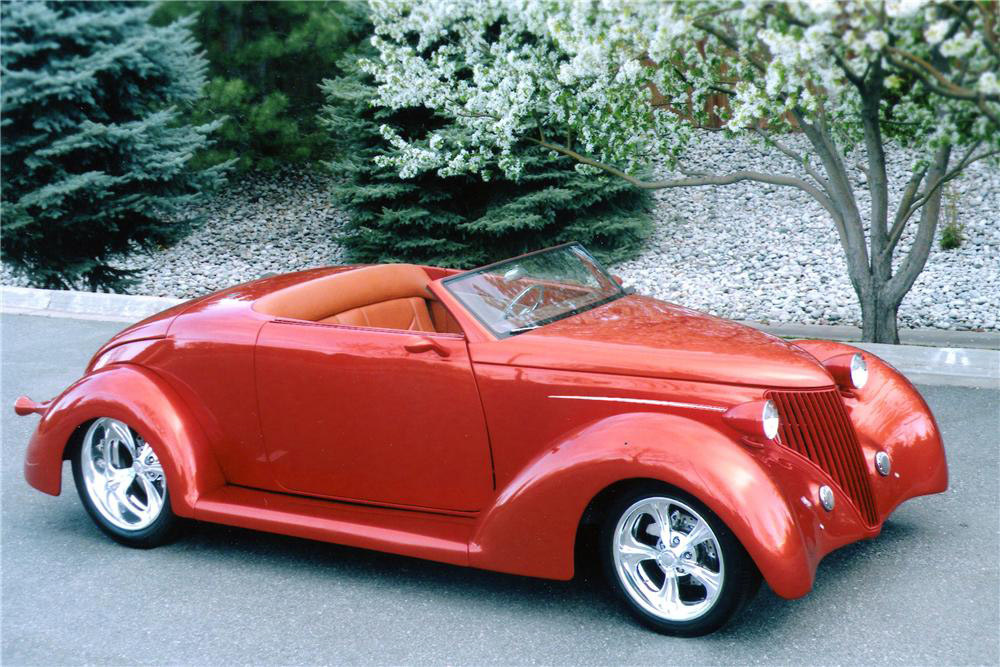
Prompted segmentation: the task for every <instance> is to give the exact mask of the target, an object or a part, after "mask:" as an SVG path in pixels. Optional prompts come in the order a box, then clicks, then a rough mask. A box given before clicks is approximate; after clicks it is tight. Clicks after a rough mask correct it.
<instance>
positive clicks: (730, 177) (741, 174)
mask: <svg viewBox="0 0 1000 667" xmlns="http://www.w3.org/2000/svg"><path fill="white" fill-rule="evenodd" d="M527 140H528V141H530V142H531V143H534V144H537V145H538V146H541V147H542V148H547V149H548V150H551V151H555V152H557V153H560V154H562V155H565V156H566V157H570V158H573V159H574V160H576V161H577V162H579V163H581V164H586V165H589V166H591V167H596V168H597V169H600V170H602V171H605V172H607V173H609V174H611V175H613V176H617V177H618V178H621V179H623V180H624V181H626V182H628V183H631V184H632V185H634V186H635V187H637V188H641V189H643V190H663V189H667V188H687V187H701V186H706V185H732V184H733V183H739V182H741V181H756V182H758V183H770V184H771V185H782V186H787V187H793V188H798V189H799V190H802V191H803V192H806V193H808V194H809V195H811V196H812V198H813V199H815V200H816V201H817V202H818V203H819V204H820V206H822V207H823V208H824V209H826V210H827V212H828V213H829V214H830V215H832V216H833V218H834V220H835V221H837V222H838V223H839V221H840V214H839V213H838V212H837V210H836V208H835V207H834V206H833V202H831V201H830V198H829V197H827V196H826V195H825V194H824V193H823V192H822V191H821V190H820V189H819V188H817V187H816V186H815V185H813V184H811V183H809V182H808V181H805V180H803V179H801V178H796V177H794V176H785V175H782V174H765V173H762V172H759V171H734V172H732V173H729V174H723V175H715V174H697V175H691V176H688V177H687V178H678V179H669V180H661V181H644V180H642V179H639V178H636V177H635V176H632V175H631V174H628V173H626V172H624V171H622V170H621V169H618V168H617V167H613V166H611V165H609V164H605V163H604V162H599V161H597V160H594V159H592V158H589V157H587V156H585V155H581V154H580V153H577V152H576V151H574V150H573V149H571V148H567V147H565V146H560V145H559V144H554V143H552V142H549V141H539V140H538V139H534V138H531V137H528V138H527Z"/></svg>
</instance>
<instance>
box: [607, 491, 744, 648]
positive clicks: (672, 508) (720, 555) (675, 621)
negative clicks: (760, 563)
mask: <svg viewBox="0 0 1000 667" xmlns="http://www.w3.org/2000/svg"><path fill="white" fill-rule="evenodd" d="M664 533H665V534H666V535H664ZM599 544H600V550H601V561H602V564H603V568H604V574H605V577H606V578H607V580H608V583H609V585H610V587H611V589H612V591H613V592H614V594H615V595H616V597H618V598H620V599H621V600H622V601H623V602H624V603H625V606H626V608H627V609H628V610H629V612H631V613H632V615H633V616H635V618H636V619H638V620H639V621H640V622H641V623H643V624H644V625H646V626H647V627H649V628H652V629H653V630H655V631H657V632H660V633H663V634H668V635H676V636H680V637H697V636H700V635H705V634H708V633H710V632H714V631H715V630H717V629H719V628H720V627H722V626H723V625H724V624H725V623H726V622H727V621H729V619H731V618H732V617H733V616H734V615H735V614H736V613H737V612H739V611H740V610H742V609H743V608H744V607H745V606H746V605H747V604H748V603H749V602H750V600H752V599H753V596H754V595H755V594H756V592H757V589H758V588H759V587H760V580H761V578H760V573H759V572H758V571H757V567H756V566H755V565H754V563H753V561H752V560H751V559H750V557H749V556H748V555H747V553H746V550H744V549H743V546H742V545H741V544H740V543H739V541H738V540H737V539H736V537H735V536H734V535H733V534H732V532H731V531H730V530H729V529H728V528H727V527H726V525H725V524H724V523H722V521H720V520H719V518H718V517H717V516H715V514H714V513H713V512H712V511H711V510H709V509H708V508H707V507H706V506H705V505H704V504H703V503H701V502H700V501H699V500H698V499H696V498H694V497H693V496H691V495H689V494H686V493H683V492H681V491H678V490H676V489H672V488H670V487H668V486H666V485H660V484H652V483H651V484H643V485H641V486H636V487H634V488H632V489H631V490H629V491H627V492H625V493H623V494H622V495H620V496H619V497H618V498H617V499H616V500H615V501H614V502H612V504H611V506H610V507H609V510H608V512H607V514H606V517H605V520H604V523H603V524H602V526H601V532H600V538H599Z"/></svg>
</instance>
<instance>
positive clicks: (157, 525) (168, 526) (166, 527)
mask: <svg viewBox="0 0 1000 667" xmlns="http://www.w3.org/2000/svg"><path fill="white" fill-rule="evenodd" d="M84 445H85V437H81V438H80V439H79V442H78V443H77V444H76V445H75V446H74V447H73V449H72V452H71V454H70V464H71V466H72V468H73V481H74V483H75V485H76V493H77V495H78V496H80V502H81V503H82V504H83V508H84V509H85V510H86V511H87V514H89V515H90V518H91V519H93V521H94V523H95V524H96V525H97V527H98V528H100V529H101V531H102V532H103V533H104V534H105V535H107V536H108V537H110V538H111V539H113V540H114V541H116V542H118V543H119V544H124V545H125V546H128V547H132V548H135V549H151V548H153V547H158V546H160V545H162V544H166V543H168V542H170V541H172V540H173V539H174V537H176V534H177V530H178V529H179V527H180V519H179V518H178V517H177V515H176V514H174V511H173V509H171V507H170V489H169V488H167V489H165V493H164V495H163V507H162V509H160V515H159V516H158V517H156V520H155V521H153V523H151V524H149V525H148V526H146V527H145V528H141V529H139V530H125V529H123V528H119V527H118V526H116V525H114V524H112V523H111V522H109V521H108V520H107V519H106V518H104V515H103V514H101V511H100V510H99V509H98V508H97V506H96V505H95V504H94V501H93V499H91V497H90V494H89V493H87V487H86V482H85V481H84V478H83V461H82V456H83V447H84Z"/></svg>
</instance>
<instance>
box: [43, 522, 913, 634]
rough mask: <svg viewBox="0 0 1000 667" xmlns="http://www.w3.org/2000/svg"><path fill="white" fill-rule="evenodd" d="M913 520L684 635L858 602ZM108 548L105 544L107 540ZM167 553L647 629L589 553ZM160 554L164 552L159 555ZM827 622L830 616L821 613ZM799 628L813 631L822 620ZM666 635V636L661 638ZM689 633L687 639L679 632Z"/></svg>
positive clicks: (251, 548)
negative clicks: (555, 574) (546, 560)
mask: <svg viewBox="0 0 1000 667" xmlns="http://www.w3.org/2000/svg"><path fill="white" fill-rule="evenodd" d="M68 514H73V515H75V516H72V517H69V516H67V517H66V519H67V521H66V524H69V523H70V519H72V524H73V525H72V526H70V525H64V524H63V522H62V521H60V522H59V523H60V524H62V525H60V526H59V527H60V528H65V529H66V530H69V531H72V532H73V533H77V534H79V533H82V532H88V531H89V532H91V534H92V539H93V540H95V541H97V540H103V539H106V538H104V537H103V536H102V535H101V534H100V533H99V532H98V531H97V530H96V529H94V528H93V527H92V526H91V525H90V524H89V521H86V522H85V521H84V518H85V517H84V516H82V511H81V512H80V514H76V512H72V513H68ZM921 532H923V529H922V528H921V527H920V526H915V525H912V524H910V523H908V522H905V521H891V522H888V523H886V525H885V527H884V528H883V531H882V535H881V536H880V537H878V538H876V539H875V540H868V541H862V542H857V543H854V544H851V545H847V546H845V547H843V548H842V549H840V550H838V551H835V552H833V553H832V554H830V555H829V556H827V558H825V559H824V561H823V562H822V563H821V564H820V567H819V570H818V572H817V579H816V583H815V586H814V589H813V591H812V592H811V593H809V594H808V595H806V596H805V597H803V598H800V599H798V600H785V599H782V598H779V597H778V596H777V595H775V594H774V593H773V592H772V591H771V590H770V589H769V588H768V586H767V584H766V583H762V585H761V588H760V591H759V592H758V594H757V596H756V598H755V599H754V600H753V601H752V602H751V603H750V605H749V606H748V607H747V609H745V610H744V612H743V613H742V614H739V615H738V616H737V617H736V618H734V619H733V621H732V622H731V623H730V624H729V625H727V626H726V627H724V628H723V629H722V630H720V631H718V632H716V633H714V634H712V635H709V636H708V637H704V638H700V639H697V640H694V641H704V642H727V641H733V640H734V639H736V638H739V640H740V641H741V642H748V641H749V642H753V643H760V644H766V643H767V642H768V641H772V640H774V639H775V638H776V637H779V636H783V635H786V634H787V633H788V632H791V631H795V628H796V626H797V622H796V619H797V618H799V617H800V616H802V615H803V612H805V611H808V610H810V609H811V610H812V613H808V614H806V617H807V618H809V619H811V622H815V620H816V619H817V618H823V617H824V614H822V613H821V612H819V613H817V609H819V610H822V609H823V608H824V607H829V606H831V604H832V603H836V604H835V606H838V607H843V606H844V605H845V604H846V605H847V606H848V607H851V606H857V607H860V606H863V605H865V604H866V598H864V597H859V596H858V586H857V581H858V580H859V579H861V580H864V579H866V578H868V577H870V576H871V573H870V572H869V570H870V568H871V563H872V561H873V559H877V558H882V557H883V556H884V554H886V553H888V554H893V553H898V552H900V551H904V552H905V551H906V550H909V549H912V548H914V546H915V545H914V542H917V541H920V533H921ZM108 548H115V547H114V545H111V544H110V543H109V545H108ZM161 550H166V551H168V552H170V556H171V558H181V559H183V560H185V561H188V564H189V565H191V566H193V567H201V566H202V565H203V564H204V563H205V562H206V561H210V562H211V563H212V564H213V566H214V567H216V568H218V567H223V568H224V567H226V563H227V562H231V563H234V564H237V565H238V566H240V567H243V568H251V569H253V570H254V571H255V572H256V575H255V576H259V577H260V578H266V577H269V576H279V577H302V578H317V577H318V578H321V579H322V578H327V577H329V578H331V579H334V578H335V579H336V582H337V584H338V585H342V586H343V587H346V588H348V589H350V590H353V591H356V592H359V593H363V594H365V595H373V596H379V595H385V594H387V593H389V594H392V595H393V596H396V597H398V596H403V597H410V596H418V597H423V598H428V597H432V598H435V599H436V601H440V602H443V603H445V604H448V603H453V604H461V605H463V608H465V609H468V608H469V606H470V605H472V606H474V607H479V609H477V612H478V613H479V614H485V615H487V616H488V615H490V614H491V613H502V614H503V615H505V616H507V615H511V614H514V615H516V614H525V615H527V616H532V615H535V614H539V613H541V614H544V615H545V617H546V618H549V619H552V620H557V619H558V616H564V620H565V621H566V622H568V623H572V624H573V625H579V624H580V623H587V625H588V627H593V628H595V630H597V629H598V627H599V626H598V625H595V624H600V625H602V626H604V628H603V631H605V632H616V633H620V632H622V631H623V630H624V631H626V632H636V633H641V634H642V635H643V636H646V637H654V638H655V637H656V635H654V634H653V633H651V632H647V631H645V630H644V629H642V628H641V627H640V626H638V625H637V624H635V623H634V622H633V621H632V620H631V618H630V617H629V615H628V613H627V612H626V611H625V609H624V608H623V607H622V606H621V605H620V604H619V603H618V602H617V601H616V600H614V599H613V598H612V597H611V596H610V595H609V594H608V593H607V591H606V588H605V584H604V580H603V577H602V573H601V568H600V564H599V563H598V562H597V558H596V557H594V556H592V555H591V556H589V555H588V554H586V553H585V554H579V553H578V555H577V575H576V577H575V578H574V579H573V580H571V581H550V580H544V579H535V578H530V577H522V576H516V575H508V574H502V573H498V572H490V571H486V570H477V569H472V568H463V567H458V566H453V565H448V564H444V563H436V562H433V561H425V560H420V559H416V558H409V557H405V556H398V555H394V554H387V553H382V552H377V551H370V550H366V549H359V548H353V547H347V546H341V545H336V544H328V543H323V542H316V541H311V540H305V539H300V538H295V537H288V536H284V535H276V534H271V533H261V532H257V531H252V530H246V529H241V528H233V527H229V526H223V525H217V524H207V523H194V522H192V523H191V524H189V525H188V526H187V529H186V531H185V532H184V533H183V535H182V536H181V537H180V539H179V540H178V541H177V542H175V543H174V544H171V545H168V546H166V547H161V548H160V549H158V550H157V551H161ZM165 555H166V554H165ZM829 622H830V623H831V624H832V623H839V622H841V621H839V620H838V619H834V618H831V619H829ZM808 630H811V631H814V632H821V631H822V630H823V629H822V628H815V627H810V628H808ZM663 639H664V640H666V641H673V640H672V639H671V638H667V637H664V638H663ZM685 641H691V640H685Z"/></svg>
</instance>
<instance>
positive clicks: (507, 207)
mask: <svg viewBox="0 0 1000 667" xmlns="http://www.w3.org/2000/svg"><path fill="white" fill-rule="evenodd" d="M343 67H344V69H345V74H344V75H343V76H341V77H338V78H336V79H330V80H327V81H324V82H323V86H322V88H323V92H324V94H325V96H326V100H327V104H326V106H325V107H324V108H323V111H322V114H321V122H322V123H323V124H324V126H325V127H326V128H327V129H328V131H329V132H330V134H331V136H332V138H333V142H334V145H335V148H336V154H337V155H339V156H340V157H339V159H337V160H334V161H331V162H329V163H328V166H329V167H330V168H331V169H332V171H333V172H334V173H335V174H337V175H339V176H341V177H342V180H341V181H340V182H339V184H338V185H336V186H335V187H334V191H333V195H334V197H335V199H337V200H338V201H339V202H341V203H343V204H345V205H346V206H348V207H349V208H350V211H351V214H350V220H349V222H348V223H347V225H345V232H344V234H343V235H342V237H341V239H340V241H341V243H342V244H343V245H344V246H345V248H346V249H347V251H348V255H349V258H350V259H351V261H357V262H371V263H377V262H399V261H405V262H417V263H426V264H432V265H438V266H449V267H456V268H468V267H473V266H479V265H482V264H486V263H489V262H491V261H496V260H499V259H504V258H507V257H512V256H514V255H518V254H522V253H525V252H530V251H532V250H538V249H540V248H543V247H546V246H551V245H555V244H558V243H562V242H566V241H580V242H581V243H583V244H584V245H586V246H587V247H588V248H589V249H590V250H591V251H592V252H593V253H594V254H595V255H596V256H597V257H598V258H600V259H601V260H602V261H605V262H615V261H619V260H622V259H626V258H628V257H631V256H633V255H635V254H636V253H637V252H638V250H639V248H640V245H641V243H642V241H643V240H644V239H645V238H646V237H647V236H648V234H649V231H650V229H651V223H650V219H649V208H650V202H651V199H650V197H649V195H647V194H646V193H645V192H643V191H641V190H637V189H636V188H633V187H631V186H630V185H628V184H627V183H624V182H623V181H620V180H618V179H612V178H607V177H605V176H602V175H598V176H593V175H586V174H582V173H580V172H578V171H576V170H575V169H574V168H573V166H572V165H571V164H568V163H566V162H565V161H556V160H550V159H547V158H546V157H545V156H544V155H542V154H538V153H537V152H536V157H535V158H534V159H528V160H527V162H526V165H525V169H524V171H523V173H522V175H521V177H520V179H519V180H517V181H513V180H510V179H507V178H504V177H503V176H502V175H500V174H499V170H494V171H495V173H496V174H497V175H496V176H495V177H494V178H493V179H492V180H490V181H486V182H484V181H483V180H482V179H480V178H478V177H469V176H466V175H462V176H451V177H446V178H445V177H441V176H438V175H437V174H435V173H433V172H424V173H422V174H420V175H418V176H416V177H414V178H411V179H400V177H399V174H398V172H397V171H396V170H395V169H394V168H392V167H380V166H378V165H377V163H376V158H378V157H379V156H384V155H388V154H390V153H391V152H392V148H391V146H389V145H388V142H386V140H385V139H384V138H383V137H382V133H381V132H380V127H381V126H382V125H383V124H388V125H391V126H393V127H395V128H396V129H397V130H400V131H401V134H407V135H410V134H414V133H428V134H429V133H431V132H435V131H436V132H442V131H443V132H447V131H449V129H450V128H448V127H446V126H445V125H444V123H443V121H442V120H441V119H440V118H438V117H436V116H435V115H434V114H433V113H432V112H431V111H429V110H427V109H424V108H411V109H403V110H400V111H396V112H387V111H385V110H383V109H378V108H375V107H373V106H372V105H371V100H372V99H373V98H374V94H375V91H374V86H373V82H372V80H371V78H370V77H369V76H368V75H366V74H364V73H363V72H362V71H361V70H360V68H359V67H358V65H357V62H356V61H355V62H353V63H347V62H345V63H344V65H343Z"/></svg>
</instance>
